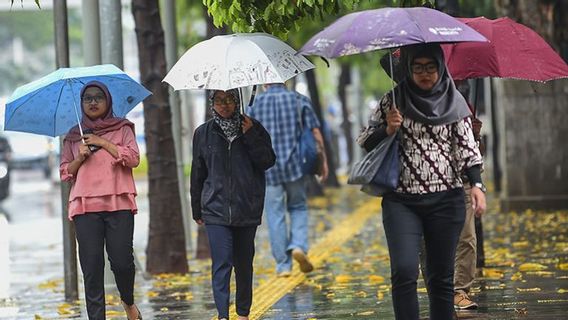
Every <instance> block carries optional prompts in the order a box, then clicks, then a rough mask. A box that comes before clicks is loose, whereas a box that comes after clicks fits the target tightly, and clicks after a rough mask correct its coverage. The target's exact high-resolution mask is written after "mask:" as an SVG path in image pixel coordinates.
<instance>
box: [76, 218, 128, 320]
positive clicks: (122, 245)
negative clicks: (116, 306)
mask: <svg viewBox="0 0 568 320" xmlns="http://www.w3.org/2000/svg"><path fill="white" fill-rule="evenodd" d="M73 221H74V223H75V231H76V234H77V242H78V243H79V261H80V263H81V270H82V271H83V281H84V283H85V300H86V303H87V314H88V315H89V320H104V319H105V287H104V267H105V261H104V251H103V250H104V247H105V243H106V250H107V254H108V259H109V261H110V267H111V269H112V272H113V273H114V279H115V281H116V286H117V287H118V291H119V292H120V298H121V299H122V301H124V302H125V303H126V304H128V305H132V304H133V303H134V276H135V269H134V256H133V254H132V236H133V234H134V215H133V214H132V213H131V212H130V211H129V210H122V211H115V212H96V213H86V214H82V215H78V216H75V217H74V218H73Z"/></svg>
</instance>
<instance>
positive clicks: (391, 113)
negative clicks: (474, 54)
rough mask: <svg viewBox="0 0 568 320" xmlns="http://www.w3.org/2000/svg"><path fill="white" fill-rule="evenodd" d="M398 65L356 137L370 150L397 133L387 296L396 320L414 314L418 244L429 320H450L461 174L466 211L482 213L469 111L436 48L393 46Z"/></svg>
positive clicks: (413, 319)
mask: <svg viewBox="0 0 568 320" xmlns="http://www.w3.org/2000/svg"><path fill="white" fill-rule="evenodd" d="M400 63H401V67H402V68H404V69H403V72H402V74H403V75H404V76H403V77H401V79H400V81H399V82H398V85H397V86H396V88H395V89H394V91H395V93H396V101H394V102H393V99H392V95H391V94H392V93H387V94H386V95H385V96H384V97H383V98H382V99H381V102H380V105H379V107H378V108H377V109H375V111H374V112H373V114H371V117H370V120H369V126H368V127H366V128H365V129H364V130H363V131H362V133H361V134H360V135H359V137H358V138H357V142H358V144H359V145H360V146H361V147H363V148H365V149H366V150H367V151H370V150H372V149H373V148H374V147H375V146H376V145H377V144H378V143H379V142H380V141H382V139H384V138H385V137H387V136H390V135H393V134H395V133H397V132H398V131H399V130H400V131H401V132H400V133H401V139H400V142H399V143H400V148H399V161H400V163H401V172H400V178H399V183H398V187H397V188H396V190H394V191H393V192H390V193H387V194H385V195H384V196H383V200H382V208H383V226H384V229H385V234H386V237H387V243H388V247H389V255H390V262H391V282H392V296H393V307H394V313H395V318H396V319H397V320H402V319H405V320H406V319H408V320H417V319H418V317H419V309H418V296H417V279H418V273H419V272H418V268H419V252H420V248H421V246H422V241H424V243H425V247H426V270H427V271H428V272H427V274H426V283H427V287H428V295H429V302H430V319H452V318H453V314H454V304H453V300H454V299H453V298H454V286H453V276H454V260H455V250H456V246H457V243H458V239H459V235H460V232H461V230H462V227H463V223H464V219H465V211H466V208H465V201H464V198H465V193H464V189H463V182H462V180H461V178H460V177H461V176H462V175H463V174H465V175H467V176H468V178H469V181H470V182H471V184H472V185H473V186H472V188H471V191H470V192H471V193H470V195H471V199H472V205H473V206H474V211H475V212H476V213H477V214H480V213H481V212H483V211H484V210H485V206H486V204H485V194H484V192H483V190H482V189H483V188H482V187H481V186H482V180H481V173H480V171H481V168H480V166H481V163H482V159H481V155H480V153H479V150H478V148H477V145H476V143H475V140H474V138H473V132H472V125H471V120H470V118H469V117H470V115H471V112H470V111H469V108H468V106H467V103H466V101H465V100H464V98H463V97H462V95H461V94H460V93H459V92H458V91H457V90H456V88H455V85H454V82H453V80H452V79H451V77H450V76H449V74H448V72H447V70H446V67H445V62H444V55H443V52H442V49H441V47H440V46H439V45H438V44H420V45H413V46H408V47H403V48H402V49H401V57H400Z"/></svg>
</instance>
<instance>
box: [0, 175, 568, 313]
mask: <svg viewBox="0 0 568 320" xmlns="http://www.w3.org/2000/svg"><path fill="white" fill-rule="evenodd" d="M137 185H138V189H139V192H140V196H139V198H138V204H139V207H140V213H139V214H138V216H137V217H136V231H135V239H134V245H135V252H136V254H137V257H138V259H139V260H140V262H141V263H142V265H144V262H145V253H144V252H145V245H146V241H147V239H146V237H147V223H148V214H147V208H148V204H147V198H146V196H145V194H144V192H145V190H146V185H145V181H138V182H137ZM38 189H39V191H37V190H36V191H35V192H34V193H35V194H36V197H35V198H34V199H35V200H34V201H38V202H40V204H42V205H37V206H35V207H37V208H38V209H37V212H35V211H34V212H32V213H29V216H22V217H17V216H16V215H15V211H18V210H17V208H18V203H21V202H22V201H25V200H24V194H23V193H19V192H18V190H16V192H15V194H13V195H12V197H13V199H10V200H9V201H8V202H7V203H6V204H5V205H4V207H5V208H7V209H9V210H11V211H10V213H11V214H12V222H11V225H10V228H9V231H10V260H11V263H10V271H11V272H10V275H9V278H10V285H11V286H10V296H11V298H9V299H8V300H5V301H0V319H2V320H5V319H6V320H7V319H86V315H85V313H84V304H83V297H82V294H83V291H82V285H81V286H80V301H78V302H73V303H67V302H65V301H64V297H63V282H62V279H63V276H62V274H63V264H62V244H61V218H60V217H59V216H58V213H57V212H58V210H59V209H58V204H57V200H58V192H57V187H47V188H46V187H45V186H42V187H38ZM310 208H311V211H310V217H311V234H310V238H311V243H312V249H311V251H310V257H311V258H312V260H313V262H314V264H315V265H316V267H317V269H316V270H315V271H314V272H313V273H311V274H309V275H307V276H305V275H303V274H301V273H300V272H299V271H298V270H297V267H295V269H294V271H295V272H294V273H293V274H292V276H291V277H289V278H276V276H275V274H274V270H273V266H274V264H273V260H272V257H271V254H270V245H269V241H268V235H267V230H266V226H264V225H263V226H261V228H259V232H258V235H257V239H256V245H257V254H256V258H255V301H254V303H253V310H252V311H251V319H266V320H268V319H273V320H276V319H309V320H315V319H347V318H349V319H393V318H394V317H393V315H392V310H391V296H390V285H389V260H388V252H387V248H386V241H385V238H384V232H383V230H382V222H381V215H380V202H379V200H378V199H376V198H370V197H367V196H365V195H363V194H362V193H360V192H359V191H358V190H357V189H356V188H354V187H344V188H342V189H338V190H328V192H327V194H326V197H320V198H314V199H311V200H310ZM567 228H568V213H567V212H565V211H558V212H548V213H544V212H532V211H530V210H529V211H525V212H520V213H502V212H500V210H499V208H498V206H497V205H496V204H495V201H492V202H490V209H489V211H488V213H487V215H486V216H485V217H484V231H485V236H486V242H485V251H486V256H487V261H486V268H484V269H483V271H482V273H483V276H482V277H480V278H479V279H478V281H476V282H475V284H474V289H473V291H474V292H473V293H474V295H473V298H474V299H475V300H476V301H477V302H478V303H479V304H480V308H479V309H478V310H476V311H467V312H459V317H460V319H567V317H566V314H568V235H567V233H566V230H567ZM30 230H40V232H33V234H31V233H30ZM194 243H195V242H194ZM190 269H191V272H190V274H188V275H159V276H154V277H151V278H148V279H145V278H144V277H143V274H142V273H141V272H139V273H137V278H136V287H135V300H136V301H137V303H138V305H139V307H140V310H141V311H142V314H143V315H144V319H212V318H213V317H214V315H215V314H216V311H215V306H214V304H213V299H212V296H211V289H210V268H209V262H208V261H196V260H190ZM233 288H234V286H233ZM419 288H420V289H419V291H420V293H419V301H420V304H421V316H422V317H424V318H426V317H427V315H428V313H427V304H428V299H427V295H426V291H425V289H424V284H423V282H422V281H420V282H419ZM107 305H108V306H107V318H108V319H125V315H124V312H123V311H122V308H121V307H120V305H119V298H118V295H117V292H116V289H114V288H112V286H111V287H109V288H107Z"/></svg>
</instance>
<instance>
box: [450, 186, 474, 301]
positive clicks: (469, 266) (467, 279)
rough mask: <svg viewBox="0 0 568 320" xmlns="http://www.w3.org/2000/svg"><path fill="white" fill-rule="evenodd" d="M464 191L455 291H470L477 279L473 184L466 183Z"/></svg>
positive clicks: (457, 250) (457, 249)
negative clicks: (463, 211) (463, 214)
mask: <svg viewBox="0 0 568 320" xmlns="http://www.w3.org/2000/svg"><path fill="white" fill-rule="evenodd" d="M464 191H465V208H466V211H465V223H464V225H463V229H462V232H461V234H460V239H459V241H458V246H457V248H456V262H455V271H454V290H455V292H465V293H469V289H470V288H471V285H472V284H473V280H475V271H476V263H477V239H476V237H475V213H474V211H473V208H472V207H471V196H470V191H471V186H470V185H469V183H464Z"/></svg>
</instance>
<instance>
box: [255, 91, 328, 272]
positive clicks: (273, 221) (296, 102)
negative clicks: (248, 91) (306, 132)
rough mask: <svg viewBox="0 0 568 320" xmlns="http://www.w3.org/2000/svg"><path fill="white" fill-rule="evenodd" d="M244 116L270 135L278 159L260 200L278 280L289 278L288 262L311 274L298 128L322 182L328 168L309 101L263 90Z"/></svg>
mask: <svg viewBox="0 0 568 320" xmlns="http://www.w3.org/2000/svg"><path fill="white" fill-rule="evenodd" d="M248 113H249V114H250V115H251V117H254V118H255V119H258V121H260V123H262V125H263V126H264V127H265V128H266V130H268V132H269V133H270V137H271V138H272V143H273V145H274V151H275V153H276V165H275V166H274V167H273V168H271V169H270V170H268V171H267V172H266V183H267V187H266V197H265V200H264V208H265V210H266V216H267V221H268V230H269V234H270V245H271V248H272V255H273V257H274V259H275V260H276V273H277V275H278V276H280V277H288V276H290V274H291V270H292V258H293V259H295V260H296V261H297V262H298V263H299V265H300V270H301V271H302V272H305V273H307V272H311V271H312V270H313V269H314V266H313V264H312V263H311V261H310V260H309V259H308V256H307V253H308V249H309V245H308V205H307V195H306V185H305V182H304V174H303V173H302V168H301V163H300V154H299V152H298V147H297V146H298V141H299V139H298V137H300V133H301V128H302V127H304V128H305V127H307V128H311V129H312V133H313V135H314V138H315V140H316V142H317V145H318V148H319V149H320V151H321V152H320V154H322V155H323V157H324V158H323V166H322V168H321V176H320V178H321V179H320V180H321V181H322V182H323V181H325V180H326V179H327V175H328V167H327V160H326V159H325V150H324V143H323V136H322V133H321V130H320V124H319V121H318V119H317V117H316V115H315V113H314V111H313V109H312V106H311V102H310V100H309V99H308V98H307V97H306V96H303V95H301V94H299V93H296V92H293V91H290V90H288V89H287V88H286V86H285V85H284V84H283V83H274V84H268V85H265V92H263V93H261V94H259V95H258V96H257V98H256V100H255V102H254V105H253V106H252V107H251V108H249V110H248ZM300 121H302V123H300ZM287 214H288V215H289V221H290V223H289V224H287V222H286V216H287Z"/></svg>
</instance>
